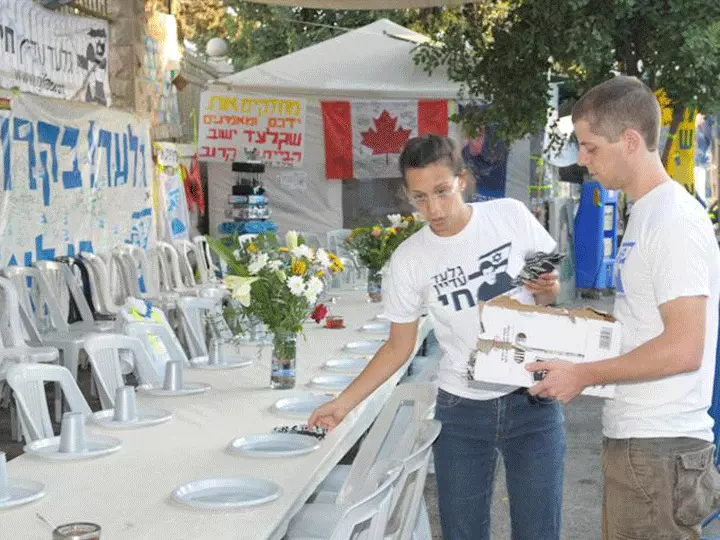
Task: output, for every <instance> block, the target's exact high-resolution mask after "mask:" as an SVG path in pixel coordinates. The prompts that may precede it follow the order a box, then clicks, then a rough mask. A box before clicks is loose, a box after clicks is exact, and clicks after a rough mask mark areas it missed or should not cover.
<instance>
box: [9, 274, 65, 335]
mask: <svg viewBox="0 0 720 540" xmlns="http://www.w3.org/2000/svg"><path fill="white" fill-rule="evenodd" d="M3 274H5V277H7V278H8V279H9V280H10V281H12V283H13V285H15V290H16V291H17V293H18V300H19V304H20V307H21V310H24V312H25V314H26V316H27V317H28V318H30V319H34V322H33V323H32V325H33V326H35V328H36V329H41V331H46V330H48V329H54V330H56V331H57V332H60V333H62V334H67V333H68V332H70V325H69V324H68V322H67V319H66V318H65V316H64V315H63V312H62V309H61V308H60V304H59V302H58V300H57V298H56V297H55V295H54V294H53V293H52V291H51V289H50V285H49V283H48V281H47V280H46V279H45V277H44V275H43V273H42V272H40V270H38V269H37V268H33V267H30V266H11V267H8V268H6V269H5V270H3Z"/></svg>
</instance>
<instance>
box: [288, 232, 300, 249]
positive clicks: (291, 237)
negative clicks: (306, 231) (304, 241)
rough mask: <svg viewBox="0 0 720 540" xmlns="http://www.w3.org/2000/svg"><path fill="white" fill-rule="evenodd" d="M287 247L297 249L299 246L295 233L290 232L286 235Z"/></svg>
mask: <svg viewBox="0 0 720 540" xmlns="http://www.w3.org/2000/svg"><path fill="white" fill-rule="evenodd" d="M285 245H286V246H287V247H289V248H290V249H293V248H296V247H297V245H298V234H297V232H295V231H288V232H287V234H286V235H285Z"/></svg>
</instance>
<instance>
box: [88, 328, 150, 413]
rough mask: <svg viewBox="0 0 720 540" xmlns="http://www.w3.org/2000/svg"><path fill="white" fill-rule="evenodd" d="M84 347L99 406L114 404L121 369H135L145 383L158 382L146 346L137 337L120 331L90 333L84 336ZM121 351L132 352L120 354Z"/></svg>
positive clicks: (121, 380)
mask: <svg viewBox="0 0 720 540" xmlns="http://www.w3.org/2000/svg"><path fill="white" fill-rule="evenodd" d="M85 350H86V351H87V353H88V358H89V359H90V365H91V366H92V374H93V377H94V379H95V383H96V384H97V387H98V389H99V394H100V403H101V404H102V407H103V409H112V408H113V407H114V406H115V391H116V390H117V388H118V387H120V386H124V385H125V379H124V376H123V374H125V373H130V372H132V371H135V373H136V374H137V376H138V379H139V380H140V381H141V382H142V383H145V384H157V383H159V382H160V378H159V377H158V376H157V373H155V370H154V369H153V366H152V362H151V360H150V356H149V355H148V352H147V350H146V349H145V347H144V346H143V344H142V341H140V340H139V339H137V338H134V337H130V336H124V335H122V334H91V335H89V336H88V337H87V338H86V339H85ZM124 351H127V352H129V353H132V354H131V355H121V354H120V353H121V352H124Z"/></svg>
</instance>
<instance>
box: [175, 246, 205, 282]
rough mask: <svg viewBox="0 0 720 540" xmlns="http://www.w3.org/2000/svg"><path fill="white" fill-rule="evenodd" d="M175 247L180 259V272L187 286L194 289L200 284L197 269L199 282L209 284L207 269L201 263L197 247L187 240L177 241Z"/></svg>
mask: <svg viewBox="0 0 720 540" xmlns="http://www.w3.org/2000/svg"><path fill="white" fill-rule="evenodd" d="M173 245H174V246H175V249H177V253H178V257H179V258H180V271H181V273H182V277H183V282H184V283H185V285H187V286H188V287H194V286H195V285H197V284H198V280H196V279H195V268H197V269H198V273H199V278H200V279H199V282H200V283H207V274H204V271H205V268H204V267H203V265H202V263H200V262H199V261H200V257H198V254H197V252H196V251H195V245H194V244H193V243H192V242H189V241H187V240H175V241H174V242H173ZM193 263H194V264H193Z"/></svg>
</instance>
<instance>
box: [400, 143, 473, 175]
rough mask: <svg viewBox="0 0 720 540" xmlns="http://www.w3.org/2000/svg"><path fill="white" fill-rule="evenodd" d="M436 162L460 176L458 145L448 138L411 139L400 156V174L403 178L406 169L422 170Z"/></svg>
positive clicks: (460, 160) (461, 165)
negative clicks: (441, 163)
mask: <svg viewBox="0 0 720 540" xmlns="http://www.w3.org/2000/svg"><path fill="white" fill-rule="evenodd" d="M438 161H440V162H443V164H445V165H447V166H448V168H449V169H451V170H452V172H453V174H460V173H461V172H462V170H463V168H464V164H463V160H462V156H461V155H460V151H459V149H458V145H457V144H456V143H455V141H454V140H452V139H451V138H450V137H443V136H441V135H421V136H419V137H413V138H412V139H410V140H408V142H407V143H406V144H405V148H403V151H402V153H401V154H400V174H401V175H402V177H403V178H405V172H406V171H407V170H408V169H422V168H423V167H427V166H428V165H432V164H433V163H436V162H438Z"/></svg>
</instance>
